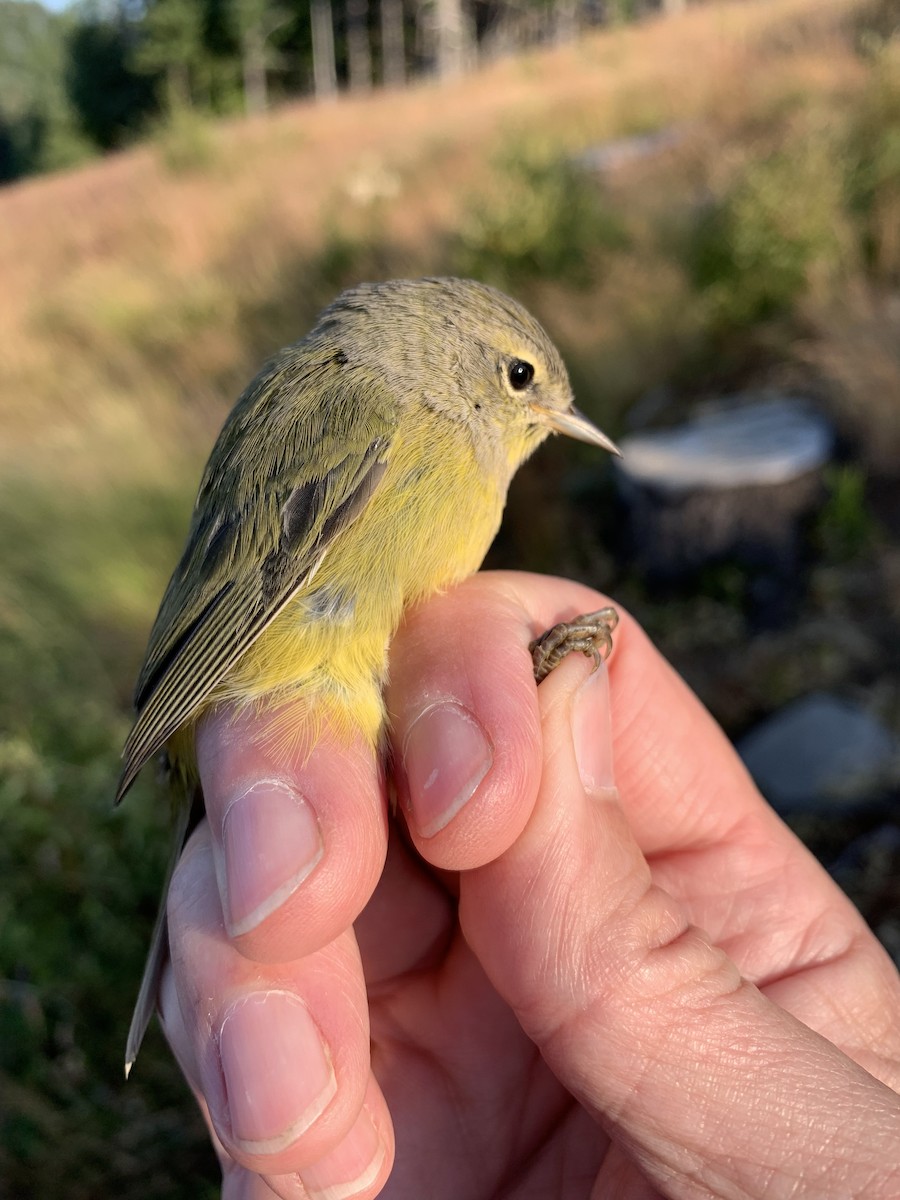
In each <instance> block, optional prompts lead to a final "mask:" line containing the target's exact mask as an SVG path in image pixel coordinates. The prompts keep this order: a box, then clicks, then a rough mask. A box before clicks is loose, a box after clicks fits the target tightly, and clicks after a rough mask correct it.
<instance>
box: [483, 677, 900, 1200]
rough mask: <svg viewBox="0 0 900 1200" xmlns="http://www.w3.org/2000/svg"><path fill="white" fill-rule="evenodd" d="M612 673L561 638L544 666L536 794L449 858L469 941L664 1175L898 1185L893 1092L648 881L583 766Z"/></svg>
mask: <svg viewBox="0 0 900 1200" xmlns="http://www.w3.org/2000/svg"><path fill="white" fill-rule="evenodd" d="M605 683H606V681H605V679H604V677H603V675H597V674H593V675H591V674H590V672H589V668H588V667H587V666H586V665H585V664H584V663H582V662H580V661H578V660H576V659H574V658H570V659H569V660H567V661H566V662H565V663H563V665H562V666H561V667H560V668H559V670H558V671H557V672H555V673H554V674H553V675H551V677H550V678H549V679H548V680H547V681H546V683H545V684H543V685H542V686H541V689H540V703H541V711H542V716H543V726H542V727H543V742H544V746H545V758H544V770H543V777H542V782H541V787H540V791H539V795H538V798H537V802H536V804H535V806H534V809H533V812H532V815H531V819H530V820H529V822H528V825H527V827H526V829H525V830H524V832H523V834H522V835H521V836H520V838H519V839H518V840H517V841H516V843H515V844H514V845H513V846H512V847H511V848H510V849H509V850H508V851H507V852H506V853H505V854H504V855H503V856H501V858H499V859H498V860H497V861H495V862H493V863H490V864H488V865H487V866H485V867H483V868H481V869H478V870H475V871H473V872H470V873H467V874H465V875H463V876H462V878H461V898H460V920H461V924H462V927H463V930H464V932H465V935H466V938H467V941H468V942H469V944H470V945H471V946H472V948H473V949H474V950H475V952H476V954H477V955H478V957H479V959H480V961H481V962H482V964H483V966H484V967H485V969H486V971H487V972H488V974H489V976H490V978H491V980H492V982H493V984H494V986H495V987H496V988H497V990H498V992H499V993H500V995H501V996H503V997H504V999H506V1001H507V1002H508V1003H509V1004H510V1005H511V1007H512V1008H513V1010H514V1011H515V1012H516V1014H517V1015H518V1017H519V1019H520V1021H521V1023H522V1025H523V1027H524V1029H525V1031H526V1032H527V1033H528V1034H529V1036H530V1037H532V1038H533V1040H534V1041H535V1042H536V1044H537V1045H538V1046H539V1047H540V1049H541V1052H542V1054H543V1056H544V1058H545V1059H546V1061H547V1062H548V1064H549V1065H550V1067H551V1069H552V1070H553V1071H554V1073H555V1074H556V1075H557V1077H558V1078H559V1079H560V1080H561V1081H562V1082H563V1084H564V1085H565V1086H566V1087H567V1088H568V1089H569V1090H570V1091H571V1092H572V1093H573V1094H574V1095H575V1096H576V1097H577V1098H578V1099H579V1100H580V1101H581V1102H582V1103H583V1104H584V1105H585V1106H586V1107H587V1108H588V1109H589V1111H591V1112H592V1113H593V1114H594V1115H595V1117H596V1119H597V1121H598V1122H600V1123H601V1124H602V1125H603V1126H604V1127H605V1128H606V1129H607V1130H610V1131H612V1132H613V1133H614V1135H615V1136H616V1137H617V1139H618V1140H620V1141H622V1142H623V1143H624V1144H625V1145H626V1146H627V1147H628V1148H629V1150H630V1152H631V1153H632V1155H633V1156H634V1157H635V1158H636V1159H637V1160H638V1161H639V1163H640V1165H641V1168H642V1170H644V1171H645V1172H646V1173H647V1174H648V1175H649V1176H650V1178H651V1179H652V1180H653V1181H654V1182H655V1183H656V1185H657V1186H659V1187H660V1188H661V1189H662V1190H663V1191H665V1194H668V1195H672V1194H677V1195H685V1196H689V1195H690V1196H693V1195H701V1194H702V1195H710V1194H714V1195H729V1196H731V1195H734V1196H755V1195H762V1194H763V1193H765V1194H769V1192H770V1191H772V1188H773V1180H778V1181H779V1182H778V1186H777V1190H778V1194H784V1195H787V1194H790V1195H792V1196H798V1197H799V1196H809V1197H813V1196H814V1197H816V1198H817V1200H828V1198H832V1197H833V1198H835V1200H837V1198H838V1197H840V1198H842V1200H844V1198H846V1197H847V1196H857V1195H859V1196H861V1195H863V1194H865V1195H871V1196H888V1195H892V1194H894V1191H892V1190H891V1188H894V1189H895V1190H896V1186H897V1183H898V1180H900V1168H898V1163H897V1158H896V1146H897V1145H898V1144H900V1141H898V1138H900V1099H898V1097H897V1095H896V1094H895V1093H893V1092H891V1091H889V1090H888V1088H886V1087H884V1086H883V1085H882V1084H880V1083H879V1082H877V1080H875V1079H874V1078H873V1077H872V1076H871V1075H869V1074H867V1073H866V1072H865V1071H863V1070H862V1069H861V1068H860V1067H859V1066H858V1065H857V1064H856V1063H854V1062H852V1061H851V1060H850V1059H849V1058H848V1057H846V1056H845V1055H843V1054H842V1053H841V1052H840V1051H839V1050H838V1049H837V1048H836V1047H835V1046H834V1045H832V1044H831V1043H830V1042H828V1041H826V1040H825V1039H824V1038H822V1037H819V1036H818V1035H817V1034H815V1033H813V1032H812V1030H810V1029H809V1028H807V1027H806V1026H804V1025H802V1024H801V1023H800V1022H799V1021H797V1020H795V1019H794V1018H793V1017H791V1016H790V1015H789V1014H788V1013H787V1012H785V1011H784V1010H783V1009H781V1008H779V1007H777V1006H776V1005H775V1004H773V1003H771V1002H770V1001H769V1000H767V999H766V998H765V997H764V996H763V995H762V994H761V993H760V991H758V990H757V989H756V988H755V987H753V986H751V985H750V984H748V983H747V982H745V981H744V980H743V979H742V978H741V975H740V972H739V971H738V969H737V967H736V966H735V964H734V963H733V962H732V961H731V960H730V959H729V958H728V957H727V955H725V954H724V953H723V952H722V950H721V949H720V948H718V947H716V946H715V945H714V944H713V943H712V942H711V940H710V939H709V937H708V936H707V935H706V934H705V933H703V932H702V931H701V930H699V929H697V928H696V927H695V926H693V925H692V924H691V923H690V920H689V918H688V915H687V914H686V912H685V911H684V910H683V908H682V907H681V906H680V905H679V904H678V902H677V901H676V900H674V899H673V898H672V897H671V896H669V895H667V894H666V893H664V892H663V891H661V890H660V889H659V888H658V887H656V886H655V885H654V883H653V878H652V874H651V870H650V867H649V866H648V864H647V862H646V859H645V858H644V856H643V855H642V854H641V852H640V848H639V846H638V844H637V842H636V840H635V839H634V837H633V836H632V834H631V831H630V829H629V824H628V822H627V820H626V818H625V814H624V813H623V811H622V809H621V807H620V806H619V804H618V803H617V800H616V797H615V794H614V793H613V792H612V791H610V790H609V789H603V788H599V787H597V785H596V781H595V778H594V775H595V771H594V770H593V769H592V767H593V766H595V765H597V764H598V762H599V766H600V767H602V762H603V759H602V756H601V757H600V759H599V760H595V763H594V764H591V762H590V761H589V760H587V765H588V768H589V769H588V770H585V763H586V760H585V758H584V757H583V756H582V754H579V748H578V747H577V745H576V737H575V736H573V729H575V730H576V731H577V730H579V728H580V732H581V735H583V733H584V732H585V730H586V729H587V728H588V727H590V726H593V727H595V728H596V727H597V725H598V723H599V722H600V721H601V720H602V716H603V713H604V711H605V707H606V703H605V700H604V699H603V688H604V686H605ZM576 705H578V706H586V708H587V711H588V714H590V713H591V712H592V711H593V718H592V719H591V720H588V721H584V720H583V714H577V713H575V711H574V709H575V707H576ZM699 752H702V749H701V750H700V751H699ZM890 999H891V998H890V997H888V996H886V995H884V994H882V995H881V1000H882V1002H883V1003H884V1002H887V1001H890ZM603 1182H604V1181H603V1180H602V1179H601V1180H600V1181H599V1184H598V1186H597V1188H596V1191H597V1192H598V1193H599V1192H600V1191H601V1190H602V1185H603Z"/></svg>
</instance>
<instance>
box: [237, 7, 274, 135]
mask: <svg viewBox="0 0 900 1200" xmlns="http://www.w3.org/2000/svg"><path fill="white" fill-rule="evenodd" d="M241 60H242V62H241V65H242V67H243V71H244V111H245V112H246V113H247V114H248V115H251V114H253V113H261V112H265V111H266V109H267V108H268V107H269V91H268V87H267V84H266V43H265V39H264V38H263V34H262V30H261V29H260V28H259V26H258V25H255V26H252V27H251V28H250V29H246V30H245V31H244V36H243V37H242V38H241Z"/></svg>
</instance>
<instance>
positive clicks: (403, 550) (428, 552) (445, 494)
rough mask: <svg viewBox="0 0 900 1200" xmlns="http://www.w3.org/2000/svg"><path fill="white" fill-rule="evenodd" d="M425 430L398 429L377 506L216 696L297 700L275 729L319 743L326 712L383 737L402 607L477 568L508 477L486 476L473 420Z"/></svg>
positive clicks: (336, 546)
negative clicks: (471, 433)
mask: <svg viewBox="0 0 900 1200" xmlns="http://www.w3.org/2000/svg"><path fill="white" fill-rule="evenodd" d="M424 420H425V418H423V421H424ZM444 426H446V422H445V423H444ZM414 432H415V442H416V445H415V447H412V446H411V445H410V444H409V437H407V439H406V440H405V441H404V439H403V438H402V437H399V436H398V438H397V439H395V442H394V444H393V445H392V447H391V457H390V462H389V466H388V470H387V472H386V473H385V477H384V479H383V480H382V482H381V484H380V486H379V487H378V489H377V491H376V493H375V495H374V496H373V498H372V500H371V501H370V503H369V505H368V507H367V508H366V509H365V511H364V512H363V513H362V514H361V516H360V517H359V518H358V519H357V521H356V522H355V523H354V524H353V525H352V526H350V527H349V529H348V530H347V531H346V533H344V534H342V535H340V536H339V537H338V538H337V539H336V540H335V542H334V543H333V545H332V546H331V547H330V548H329V549H328V551H327V553H326V554H325V557H324V559H323V561H322V563H321V566H320V567H319V569H318V571H316V573H315V575H314V577H313V578H312V579H311V580H310V581H309V583H308V584H306V585H305V586H304V587H303V588H302V589H301V590H300V591H299V592H298V593H297V594H296V595H295V596H294V598H293V599H292V600H291V601H290V603H289V604H288V605H287V607H286V608H285V609H284V610H283V611H282V612H281V614H280V615H279V616H278V617H277V618H276V619H275V620H274V621H273V622H272V624H271V625H270V626H269V627H268V628H267V629H266V631H265V632H264V633H263V634H262V635H261V636H260V637H259V639H258V640H257V641H256V642H255V643H254V645H253V646H252V647H251V648H250V649H249V650H248V651H247V653H246V654H245V655H244V656H243V657H242V658H241V659H240V661H239V662H238V663H237V664H236V666H235V667H233V668H232V670H231V671H230V672H229V673H228V675H227V676H226V677H225V679H224V680H223V681H222V682H221V683H220V685H219V686H218V687H217V688H216V689H215V691H214V692H213V693H212V695H211V697H210V699H209V701H208V703H209V704H215V703H219V702H221V701H231V702H235V701H236V702H239V703H253V704H262V703H264V704H265V706H266V707H267V708H269V707H270V706H277V705H282V704H287V703H288V702H289V707H288V708H286V709H285V714H284V720H283V721H281V720H279V718H278V715H277V713H276V714H275V728H274V730H273V731H272V733H273V735H274V736H275V737H276V738H281V737H284V738H285V739H288V740H289V741H294V740H295V739H302V740H304V741H305V742H307V743H308V744H310V745H311V744H312V742H313V741H314V740H315V736H316V734H317V732H318V731H319V729H320V728H321V727H322V726H323V725H325V724H327V725H329V726H330V727H332V728H333V729H334V730H335V732H337V733H338V735H339V736H342V737H348V736H351V735H352V734H354V733H355V732H357V731H359V732H361V733H362V735H363V737H364V738H365V739H366V740H367V741H368V742H369V743H370V744H371V745H373V746H375V745H377V743H378V741H379V738H380V736H381V731H382V728H383V725H384V719H385V713H384V702H383V699H382V685H383V683H384V678H385V672H386V666H387V647H388V643H389V641H390V638H391V636H392V634H393V633H394V631H395V629H396V628H397V625H398V624H399V622H400V618H401V616H402V613H403V611H404V609H405V608H407V607H408V606H409V605H412V604H415V603H416V602H417V601H419V600H421V599H424V598H425V597H426V596H428V595H431V594H432V593H434V592H436V591H440V590H442V589H444V588H446V587H448V586H450V585H452V584H454V583H456V582H459V581H460V580H461V579H464V578H465V577H466V576H467V575H470V574H471V573H472V572H473V571H475V570H477V569H478V567H479V566H480V564H481V560H482V559H483V557H484V554H485V552H486V550H487V548H488V546H489V545H490V542H491V540H492V538H493V536H494V534H495V532H496V529H497V526H498V524H499V520H500V514H501V511H502V507H503V501H504V499H505V494H506V486H507V482H508V478H502V479H497V480H494V479H488V478H487V477H486V474H487V473H486V472H485V471H484V470H483V469H482V468H481V467H480V466H479V464H477V462H476V458H475V455H474V453H473V451H472V448H471V445H470V444H469V442H468V434H467V432H466V431H465V430H464V429H462V428H460V429H459V431H458V432H457V431H456V430H455V429H454V430H453V436H454V438H455V444H448V435H447V433H446V429H445V428H444V429H443V430H441V433H442V434H443V436H442V437H438V436H437V433H438V430H437V429H435V431H434V436H433V435H432V434H431V432H430V431H425V430H422V429H421V428H419V429H418V430H417V431H414ZM204 707H206V706H204ZM268 736H269V735H267V737H268Z"/></svg>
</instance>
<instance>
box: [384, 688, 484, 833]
mask: <svg viewBox="0 0 900 1200" xmlns="http://www.w3.org/2000/svg"><path fill="white" fill-rule="evenodd" d="M402 757H403V768H404V771H405V773H406V781H407V784H408V787H409V805H410V812H411V816H412V819H413V824H414V825H415V827H416V832H417V833H418V834H419V836H420V837H423V838H428V837H433V836H434V835H435V834H436V833H438V832H439V831H440V830H441V829H443V828H444V826H445V825H448V824H449V823H450V821H451V820H452V819H453V818H454V817H455V816H456V814H457V813H458V812H459V811H460V809H461V808H462V807H463V805H464V804H465V803H466V801H467V800H469V799H471V797H472V795H473V794H474V792H475V789H476V788H477V787H478V785H479V783H481V781H482V779H484V777H485V775H487V773H488V771H489V770H490V769H491V764H492V763H493V761H494V754H493V751H492V749H491V746H490V743H489V742H488V740H487V737H486V736H485V734H484V731H483V730H482V728H481V726H480V725H479V724H478V722H477V721H476V720H475V718H474V717H473V716H472V714H471V713H470V712H469V711H468V710H467V709H465V708H463V707H462V705H460V704H455V703H454V702H453V701H441V702H439V703H437V704H433V705H432V706H431V707H430V708H426V709H425V711H424V712H422V713H421V714H420V715H419V716H418V717H416V719H415V721H414V722H413V723H412V725H411V726H410V727H409V729H408V730H407V733H406V740H405V741H404V743H403V756H402Z"/></svg>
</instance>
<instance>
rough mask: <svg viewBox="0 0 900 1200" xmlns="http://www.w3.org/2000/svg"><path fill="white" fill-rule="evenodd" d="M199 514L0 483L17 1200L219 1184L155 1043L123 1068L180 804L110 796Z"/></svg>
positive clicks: (3, 1003) (0, 915) (1, 797)
mask: <svg viewBox="0 0 900 1200" xmlns="http://www.w3.org/2000/svg"><path fill="white" fill-rule="evenodd" d="M185 509H186V505H185V502H184V498H183V497H180V496H175V495H171V494H166V493H164V492H160V491H159V490H152V491H151V490H141V489H134V490H130V491H128V492H120V493H117V494H113V495H106V496H105V497H102V498H101V497H96V498H93V499H92V498H91V497H90V496H89V495H85V494H83V493H81V494H79V493H78V491H77V489H76V490H74V491H73V490H72V489H71V488H65V487H59V488H55V487H53V486H51V485H49V484H48V485H45V486H38V485H35V484H33V483H29V482H28V481H27V480H24V479H16V480H11V479H9V478H8V476H7V485H6V486H4V488H3V489H2V491H0V557H2V560H3V564H4V570H3V575H2V580H0V672H2V676H3V678H4V679H5V680H6V681H7V684H8V686H6V687H4V689H3V690H2V691H0V822H2V826H3V830H4V834H3V838H2V839H0V879H2V881H3V887H2V891H0V1092H2V1094H3V1106H2V1111H0V1180H2V1184H3V1190H4V1194H5V1195H6V1194H8V1195H10V1196H16V1197H22V1198H23V1200H30V1198H31V1197H34V1198H35V1200H36V1198H37V1197H43V1196H52V1195H59V1194H60V1180H61V1179H65V1186H64V1192H65V1195H66V1196H67V1197H69V1198H72V1200H93V1197H96V1196H101V1195H118V1196H131V1197H134V1198H135V1200H138V1198H140V1200H147V1198H153V1200H157V1198H158V1200H164V1198H168V1197H171V1196H174V1195H179V1194H180V1195H192V1196H194V1195H196V1196H202V1195H204V1187H206V1192H205V1194H206V1195H210V1196H211V1191H210V1189H209V1187H208V1184H204V1182H203V1180H204V1179H208V1178H209V1158H208V1153H207V1151H206V1150H205V1148H204V1146H203V1140H204V1139H203V1133H202V1129H201V1127H200V1123H199V1121H197V1122H193V1123H192V1122H187V1123H186V1122H185V1120H184V1114H183V1107H184V1089H183V1086H182V1085H180V1084H178V1082H177V1077H176V1076H175V1075H174V1073H173V1072H172V1069H171V1066H170V1065H169V1064H168V1063H167V1062H166V1058H165V1052H164V1051H162V1050H161V1047H160V1045H159V1041H158V1039H156V1044H155V1047H154V1046H151V1047H149V1053H148V1054H147V1056H146V1058H145V1059H142V1061H141V1063H140V1064H139V1072H138V1078H137V1079H136V1080H135V1081H133V1082H131V1083H129V1084H128V1086H127V1087H126V1086H125V1084H124V1081H123V1079H122V1047H123V1039H124V1035H125V1031H126V1028H127V1022H128V1015H129V1009H130V1005H131V1002H132V999H133V995H134V990H135V987H136V984H137V980H138V979H139V976H140V970H141V962H142V957H143V954H144V950H145V943H146V936H147V932H148V929H149V924H150V922H151V920H152V915H153V911H154V909H155V906H156V897H157V894H158V888H159V883H160V877H161V871H162V863H163V860H164V857H165V841H166V839H165V826H166V823H167V815H166V811H165V810H166V806H165V805H164V804H162V805H161V804H159V802H158V798H157V797H154V796H153V789H152V787H151V785H150V783H149V781H148V782H147V783H142V786H141V787H140V788H139V789H138V790H137V794H136V795H135V797H134V799H133V800H131V799H130V800H129V804H128V806H127V811H120V812H113V811H112V808H111V803H110V795H111V788H112V785H113V780H114V778H115V774H116V763H117V754H118V747H119V743H120V741H121V737H122V735H123V733H124V732H125V729H126V722H127V718H126V715H125V707H126V695H127V690H128V689H127V685H126V684H125V682H124V680H123V678H122V670H123V666H122V664H123V662H125V661H127V660H128V659H131V660H132V661H133V660H134V659H135V657H136V654H137V649H138V640H139V637H140V636H141V635H140V634H139V633H138V630H139V629H140V630H141V631H143V627H144V626H145V624H146V620H147V618H148V615H149V610H150V608H151V607H152V606H153V604H154V603H155V601H156V599H157V597H158V594H159V591H160V588H161V585H162V570H163V568H162V562H163V560H168V559H170V558H171V555H172V554H173V552H174V544H175V538H176V536H177V534H176V530H177V529H178V528H179V527H180V526H181V524H182V522H183V521H184V518H185ZM140 547H143V550H141V549H139V548H140ZM160 1137H165V1139H166V1140H167V1142H168V1144H169V1145H170V1146H171V1147H172V1150H173V1151H174V1150H175V1147H176V1146H177V1147H178V1150H177V1153H178V1156H179V1158H180V1159H181V1161H180V1162H178V1163H177V1165H176V1164H175V1163H174V1162H173V1163H172V1166H171V1168H170V1167H169V1166H168V1165H167V1164H166V1163H165V1162H164V1161H163V1160H161V1159H160V1157H159V1155H158V1151H157V1145H156V1143H157V1140H158V1139H159V1138H160ZM49 1147H52V1153H48V1148H49ZM182 1176H184V1177H185V1178H182ZM5 1189H8V1191H7V1190H5Z"/></svg>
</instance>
